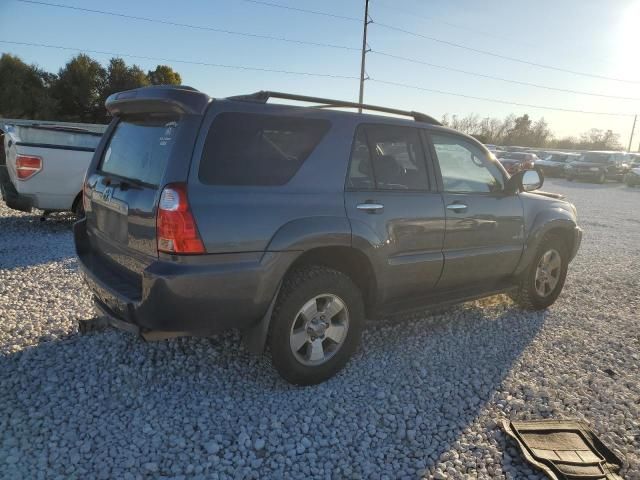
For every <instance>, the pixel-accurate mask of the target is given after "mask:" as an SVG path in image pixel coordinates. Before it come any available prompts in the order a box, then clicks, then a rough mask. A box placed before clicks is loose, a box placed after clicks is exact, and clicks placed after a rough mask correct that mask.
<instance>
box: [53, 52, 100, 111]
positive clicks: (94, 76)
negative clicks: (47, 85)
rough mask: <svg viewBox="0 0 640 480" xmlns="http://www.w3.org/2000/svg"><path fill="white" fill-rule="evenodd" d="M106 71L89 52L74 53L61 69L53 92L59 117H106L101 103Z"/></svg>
mask: <svg viewBox="0 0 640 480" xmlns="http://www.w3.org/2000/svg"><path fill="white" fill-rule="evenodd" d="M105 81H106V71H105V69H104V68H102V65H100V63H98V62H97V61H96V60H94V59H92V58H91V57H89V56H88V55H85V54H79V55H77V56H75V57H73V58H72V59H71V60H70V61H69V62H68V63H67V64H66V65H65V66H64V67H63V68H61V69H60V72H59V73H58V79H57V80H56V82H55V83H54V85H53V95H54V97H55V98H56V99H57V101H58V114H59V119H60V120H67V121H80V122H97V121H100V120H101V119H102V118H103V117H104V115H105V114H104V105H101V102H100V100H101V98H102V91H103V89H104V85H105Z"/></svg>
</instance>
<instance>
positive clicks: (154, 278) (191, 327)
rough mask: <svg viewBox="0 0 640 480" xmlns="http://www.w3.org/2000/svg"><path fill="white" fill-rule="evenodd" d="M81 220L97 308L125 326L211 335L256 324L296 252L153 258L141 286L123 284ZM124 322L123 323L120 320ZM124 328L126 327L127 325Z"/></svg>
mask: <svg viewBox="0 0 640 480" xmlns="http://www.w3.org/2000/svg"><path fill="white" fill-rule="evenodd" d="M85 225H86V220H81V221H79V222H77V223H76V224H75V225H74V239H75V244H76V252H77V254H78V259H79V264H80V269H81V272H82V275H83V277H84V279H85V281H86V283H87V285H88V286H89V288H90V289H91V291H92V292H93V295H94V300H95V302H96V304H97V306H98V308H99V309H100V310H102V311H103V313H106V314H107V315H108V316H109V317H111V319H113V320H115V321H112V322H111V323H112V324H113V325H115V326H116V327H119V328H123V329H125V330H129V331H132V332H134V331H138V332H140V333H143V334H144V333H145V332H175V333H179V334H182V335H186V334H189V335H211V334H214V333H217V332H220V331H224V330H229V329H240V330H242V329H246V328H249V327H251V326H253V325H255V324H256V323H257V322H258V321H259V320H260V319H261V318H262V316H263V315H264V314H265V312H266V311H267V309H268V308H269V304H270V302H271V300H272V299H273V296H274V295H275V293H276V290H277V287H278V284H279V282H280V279H281V278H282V276H283V275H284V274H285V272H286V270H287V268H288V267H289V265H290V264H291V262H292V261H293V259H294V258H295V256H296V255H297V252H267V253H264V254H262V253H256V254H250V255H249V254H232V255H203V256H199V258H197V259H196V258H195V257H192V258H191V259H189V260H190V261H189V263H179V262H173V261H162V260H158V261H157V262H153V263H152V264H150V265H149V266H148V267H147V268H146V269H145V270H144V272H143V274H142V279H141V285H139V286H138V287H135V286H132V285H131V284H130V283H128V284H123V281H122V279H121V278H118V276H117V275H116V274H114V272H113V271H109V269H108V268H106V267H105V265H104V264H102V263H101V261H100V260H99V258H98V257H97V256H96V255H95V254H93V253H92V252H91V250H90V245H89V241H88V238H87V233H86V227H85ZM121 322H124V323H121ZM127 327H129V328H127Z"/></svg>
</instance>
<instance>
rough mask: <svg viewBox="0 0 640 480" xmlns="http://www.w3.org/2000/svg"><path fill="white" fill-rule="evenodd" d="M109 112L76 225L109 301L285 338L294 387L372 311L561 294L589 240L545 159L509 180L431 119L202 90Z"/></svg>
mask: <svg viewBox="0 0 640 480" xmlns="http://www.w3.org/2000/svg"><path fill="white" fill-rule="evenodd" d="M273 98H276V99H285V100H290V101H297V102H307V103H311V104H312V105H318V104H320V105H322V106H323V107H326V108H308V107H302V106H291V105H282V104H279V105H278V104H276V105H272V104H268V103H267V102H268V100H269V99H273ZM106 107H107V109H108V111H109V112H110V113H111V114H112V115H113V117H114V120H113V121H112V123H111V125H110V126H109V129H108V131H107V133H106V134H105V139H104V141H103V142H102V143H101V145H100V147H99V149H98V150H97V151H96V154H95V155H94V157H93V160H92V162H91V165H90V167H89V170H88V172H87V179H86V183H85V185H84V202H85V208H86V216H85V217H84V218H83V219H82V220H80V221H79V222H77V223H76V224H75V226H74V238H75V245H76V251H77V254H78V258H79V265H80V268H81V270H82V272H83V275H84V277H85V279H86V281H87V283H88V284H89V286H90V288H91V290H92V292H93V294H94V299H95V301H96V305H97V307H98V309H99V310H100V311H101V312H103V313H104V315H105V316H106V318H108V319H109V321H110V322H111V323H112V324H113V325H115V326H117V327H120V328H123V329H125V330H128V331H130V332H134V333H136V334H142V335H143V336H145V337H146V338H167V337H170V336H179V335H201V336H207V335H211V334H213V333H215V332H219V331H221V330H226V329H231V328H234V329H239V330H241V331H243V336H244V338H245V341H246V342H247V344H248V345H249V346H250V349H251V350H252V351H256V352H260V351H262V350H263V348H264V346H265V342H267V340H268V342H269V345H270V351H271V358H272V361H273V364H274V366H275V368H276V369H277V370H278V372H279V373H280V374H281V375H282V376H283V377H284V378H285V379H287V380H288V381H290V382H292V383H295V384H313V383H318V382H321V381H323V380H326V379H327V378H329V377H330V376H332V375H334V374H335V373H336V372H337V371H338V370H340V369H341V368H342V367H343V366H344V365H345V363H346V362H347V359H348V358H349V357H350V356H351V354H352V353H353V352H354V351H355V350H356V348H357V346H358V343H359V341H360V335H361V332H362V328H363V323H364V320H365V318H370V317H371V316H377V315H379V314H384V313H385V312H398V311H401V310H405V309H411V308H419V307H424V306H436V305H442V304H445V303H450V302H460V301H466V300H469V299H472V298H479V297H483V296H487V295H492V294H495V293H496V292H508V293H510V294H511V295H512V297H513V298H514V299H515V300H516V301H517V302H518V303H519V304H520V305H521V306H522V307H524V308H527V309H535V310H539V309H544V308H546V307H548V306H549V305H551V304H552V303H553V302H554V301H555V300H556V299H557V298H558V295H559V294H560V292H561V290H562V287H563V284H564V281H565V276H566V273H567V267H568V265H569V262H570V261H571V260H572V259H573V258H574V256H575V255H576V252H577V250H578V247H579V245H580V241H581V238H582V233H581V230H580V228H578V227H577V225H576V210H575V207H574V206H573V205H571V204H570V203H568V202H565V201H563V200H562V199H561V198H560V197H559V196H557V195H552V194H544V193H542V192H539V191H538V189H539V187H540V186H541V185H542V180H543V179H542V177H541V176H540V175H539V173H538V172H537V171H525V172H521V173H520V174H517V175H515V176H513V177H509V176H508V175H507V174H506V173H505V171H504V170H503V168H502V167H501V166H500V164H499V163H498V162H496V161H495V160H494V159H493V158H492V157H491V156H490V154H489V152H488V151H487V150H486V149H485V148H484V147H483V146H482V144H480V143H479V142H478V141H477V140H475V139H474V138H472V137H470V136H467V135H464V134H461V133H459V132H457V131H455V130H451V129H448V128H445V127H442V126H441V125H440V123H439V122H438V121H437V120H435V119H433V118H432V117H429V116H428V115H425V114H421V113H417V112H403V111H399V110H394V109H388V108H383V107H374V106H368V105H361V104H354V103H350V102H343V101H336V100H330V99H323V98H315V97H304V96H300V95H291V94H282V93H275V92H258V93H255V94H250V95H243V96H240V97H232V98H228V99H224V98H222V99H211V98H210V97H208V96H207V95H206V94H204V93H202V92H199V91H197V90H193V89H189V88H186V87H171V88H168V87H164V88H161V87H147V88H142V89H137V90H133V91H127V92H123V93H118V94H114V95H112V96H110V97H109V98H108V100H107V103H106ZM331 107H333V108H347V107H348V108H363V109H364V110H367V111H382V112H386V113H394V114H396V115H402V116H403V117H405V118H403V119H401V118H394V117H390V116H376V115H368V114H359V113H355V112H345V111H336V110H332V109H331ZM407 117H408V118H407ZM536 191H537V192H538V193H536Z"/></svg>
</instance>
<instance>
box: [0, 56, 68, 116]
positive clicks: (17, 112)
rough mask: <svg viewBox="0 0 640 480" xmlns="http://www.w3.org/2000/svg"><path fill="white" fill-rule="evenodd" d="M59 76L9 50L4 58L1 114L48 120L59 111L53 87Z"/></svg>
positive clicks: (0, 76)
mask: <svg viewBox="0 0 640 480" xmlns="http://www.w3.org/2000/svg"><path fill="white" fill-rule="evenodd" d="M54 80H55V75H52V74H50V73H46V72H44V71H43V70H40V69H39V68H37V67H36V66H34V65H27V64H26V63H24V62H23V61H22V60H20V58H18V57H16V56H14V55H10V54H8V53H4V54H2V56H1V57H0V116H3V117H9V118H32V119H47V118H51V117H53V116H54V114H55V101H54V100H53V99H52V98H51V95H50V92H49V87H50V86H51V83H52V82H53V81H54Z"/></svg>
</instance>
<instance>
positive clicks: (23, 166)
mask: <svg viewBox="0 0 640 480" xmlns="http://www.w3.org/2000/svg"><path fill="white" fill-rule="evenodd" d="M40 170H42V158H40V157H36V156H33V155H18V156H17V157H16V175H17V176H18V180H28V179H30V178H31V177H33V176H34V175H35V174H36V173H38V172H39V171H40Z"/></svg>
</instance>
